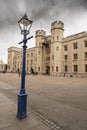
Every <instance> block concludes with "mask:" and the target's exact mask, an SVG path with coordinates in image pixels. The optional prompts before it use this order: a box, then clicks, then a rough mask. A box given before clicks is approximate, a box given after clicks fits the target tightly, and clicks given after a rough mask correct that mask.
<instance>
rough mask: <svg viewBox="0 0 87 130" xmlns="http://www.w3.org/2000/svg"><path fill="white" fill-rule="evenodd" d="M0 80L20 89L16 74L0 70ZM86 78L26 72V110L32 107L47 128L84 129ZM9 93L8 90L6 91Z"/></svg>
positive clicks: (85, 129) (86, 113) (86, 95)
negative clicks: (3, 72)
mask: <svg viewBox="0 0 87 130" xmlns="http://www.w3.org/2000/svg"><path fill="white" fill-rule="evenodd" d="M0 81H1V82H2V83H3V82H5V83H8V84H10V85H12V86H13V87H16V88H17V90H16V92H15V90H14V89H13V90H11V91H10V92H11V93H13V94H14V96H15V94H16V93H17V91H19V89H20V82H21V78H19V77H18V75H17V74H0ZM86 82H87V79H86V78H73V77H71V78H70V77H52V76H39V75H37V76H33V75H27V76H26V90H27V92H28V106H29V108H28V111H29V110H31V111H33V113H34V114H36V116H37V117H39V119H40V120H41V121H42V122H43V123H44V124H45V125H48V126H52V127H51V129H55V130H56V129H58V127H59V129H63V130H87V83H86ZM9 95H10V94H9Z"/></svg>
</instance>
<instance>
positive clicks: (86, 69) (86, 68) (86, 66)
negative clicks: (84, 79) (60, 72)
mask: <svg viewBox="0 0 87 130" xmlns="http://www.w3.org/2000/svg"><path fill="white" fill-rule="evenodd" d="M85 72H87V64H86V65H85Z"/></svg>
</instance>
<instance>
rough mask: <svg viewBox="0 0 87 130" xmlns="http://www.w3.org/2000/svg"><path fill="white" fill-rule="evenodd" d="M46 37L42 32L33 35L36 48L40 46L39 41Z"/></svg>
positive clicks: (38, 31)
mask: <svg viewBox="0 0 87 130" xmlns="http://www.w3.org/2000/svg"><path fill="white" fill-rule="evenodd" d="M45 36H46V32H45V31H44V30H37V31H36V34H35V38H36V41H35V43H36V46H37V47H38V46H41V44H42V43H41V40H42V38H44V37H45Z"/></svg>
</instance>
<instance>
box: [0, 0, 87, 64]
mask: <svg viewBox="0 0 87 130" xmlns="http://www.w3.org/2000/svg"><path fill="white" fill-rule="evenodd" d="M25 13H27V15H28V18H29V19H30V20H33V25H32V28H31V33H30V36H31V35H33V36H35V31H36V30H38V29H44V30H45V31H46V32H47V35H49V34H50V25H51V23H52V22H54V21H55V20H56V21H59V20H61V21H62V22H64V25H65V32H64V36H65V37H66V36H69V35H72V34H76V33H79V32H82V31H87V0H0V59H1V58H2V59H3V61H4V63H6V62H7V49H8V47H10V46H16V47H21V46H22V45H18V43H19V42H20V41H21V40H22V39H23V36H22V35H21V34H20V30H19V26H18V23H17V21H18V20H19V19H20V18H21V17H22V16H23V15H24V14H25ZM34 40H35V39H34V38H33V40H29V41H28V44H27V45H28V47H32V46H34V45H35V42H34Z"/></svg>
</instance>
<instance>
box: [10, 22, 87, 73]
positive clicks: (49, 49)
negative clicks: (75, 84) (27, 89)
mask: <svg viewBox="0 0 87 130" xmlns="http://www.w3.org/2000/svg"><path fill="white" fill-rule="evenodd" d="M35 34H36V35H35V47H33V48H30V49H27V53H26V71H27V72H29V71H30V68H31V67H32V68H33V69H34V71H35V72H38V73H40V74H43V73H44V74H45V73H46V74H52V75H60V74H64V73H67V74H69V75H70V74H76V75H86V73H87V33H86V32H81V33H78V34H75V35H71V36H68V37H66V38H64V23H63V22H61V21H55V22H53V23H51V35H49V36H47V35H46V32H45V31H44V30H37V31H36V32H35ZM18 68H19V69H20V70H21V69H22V49H20V48H17V47H10V48H8V71H10V72H16V71H17V69H18Z"/></svg>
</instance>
